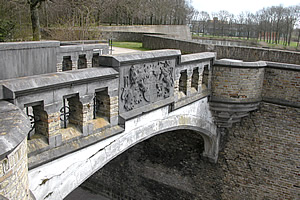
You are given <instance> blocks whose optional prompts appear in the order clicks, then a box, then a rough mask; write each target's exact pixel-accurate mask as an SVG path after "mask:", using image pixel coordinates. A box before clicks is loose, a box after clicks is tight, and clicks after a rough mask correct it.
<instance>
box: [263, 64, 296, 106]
mask: <svg viewBox="0 0 300 200" xmlns="http://www.w3.org/2000/svg"><path fill="white" fill-rule="evenodd" d="M267 65H268V66H267V67H266V68H265V76H264V83H263V91H262V98H263V100H264V101H266V102H271V103H276V104H281V105H289V106H293V107H298V108H300V65H291V64H285V63H272V62H268V63H267Z"/></svg>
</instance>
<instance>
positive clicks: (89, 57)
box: [86, 52, 93, 68]
mask: <svg viewBox="0 0 300 200" xmlns="http://www.w3.org/2000/svg"><path fill="white" fill-rule="evenodd" d="M86 65H87V68H92V66H93V52H87V54H86Z"/></svg>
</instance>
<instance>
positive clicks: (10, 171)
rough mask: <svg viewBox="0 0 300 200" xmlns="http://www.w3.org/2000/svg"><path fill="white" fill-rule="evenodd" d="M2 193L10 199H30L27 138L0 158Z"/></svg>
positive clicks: (0, 187) (0, 193)
mask: <svg viewBox="0 0 300 200" xmlns="http://www.w3.org/2000/svg"><path fill="white" fill-rule="evenodd" d="M0 195H2V196H4V197H6V198H8V199H24V200H26V199H30V197H29V189H28V167H27V140H26V139H25V140H23V142H21V144H19V146H17V147H16V149H14V150H13V151H12V152H11V153H10V154H9V155H7V158H4V159H2V160H0ZM0 197H1V196H0Z"/></svg>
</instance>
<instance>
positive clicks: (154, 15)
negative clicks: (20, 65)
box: [0, 0, 194, 37]
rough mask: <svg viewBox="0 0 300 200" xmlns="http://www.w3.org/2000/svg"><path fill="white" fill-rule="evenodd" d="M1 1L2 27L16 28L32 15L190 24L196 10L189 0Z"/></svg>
mask: <svg viewBox="0 0 300 200" xmlns="http://www.w3.org/2000/svg"><path fill="white" fill-rule="evenodd" d="M0 5H1V6H0V7H1V8H0V12H1V13H0V27H1V24H2V27H4V28H5V26H7V25H11V27H10V29H11V28H12V27H14V28H15V29H17V30H20V29H21V27H22V28H24V26H28V24H31V19H32V18H34V19H33V20H36V18H38V21H39V23H40V25H41V27H53V26H58V25H64V26H73V27H75V26H78V27H88V26H95V25H100V24H108V25H156V24H176V25H178V24H187V22H188V21H190V19H191V18H192V16H193V13H194V9H193V7H192V6H191V5H190V2H189V1H188V0H10V1H7V0H0ZM34 9H36V10H38V13H35V11H34ZM4 24H5V25H4ZM37 25H39V24H37ZM0 34H1V33H0ZM6 35H7V37H9V34H6Z"/></svg>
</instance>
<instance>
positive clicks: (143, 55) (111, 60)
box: [99, 49, 181, 67]
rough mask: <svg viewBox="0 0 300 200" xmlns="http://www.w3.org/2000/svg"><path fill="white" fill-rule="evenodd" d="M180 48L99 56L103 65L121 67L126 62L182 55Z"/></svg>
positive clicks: (149, 60)
mask: <svg viewBox="0 0 300 200" xmlns="http://www.w3.org/2000/svg"><path fill="white" fill-rule="evenodd" d="M180 55H181V52H180V50H172V49H165V50H154V51H146V52H137V53H130V54H120V55H102V56H100V57H99V62H100V63H101V65H103V66H111V67H121V66H122V65H124V64H136V63H139V64H140V63H142V62H151V61H158V59H160V60H165V59H171V58H176V57H178V59H179V57H180Z"/></svg>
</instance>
